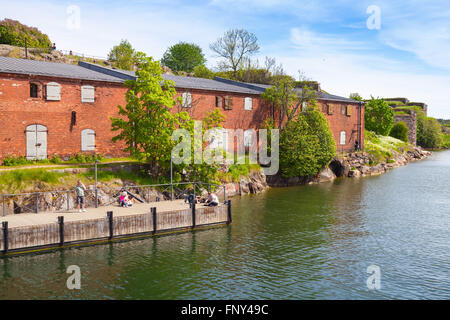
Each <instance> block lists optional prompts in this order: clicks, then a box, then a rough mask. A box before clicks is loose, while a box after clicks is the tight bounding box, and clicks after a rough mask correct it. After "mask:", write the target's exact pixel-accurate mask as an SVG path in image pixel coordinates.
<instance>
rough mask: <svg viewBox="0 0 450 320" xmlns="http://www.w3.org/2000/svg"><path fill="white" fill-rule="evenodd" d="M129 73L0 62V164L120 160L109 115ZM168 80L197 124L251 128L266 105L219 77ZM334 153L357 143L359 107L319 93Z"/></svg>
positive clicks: (245, 87)
mask: <svg viewBox="0 0 450 320" xmlns="http://www.w3.org/2000/svg"><path fill="white" fill-rule="evenodd" d="M134 78H135V75H134V73H133V72H128V71H122V70H112V69H108V68H104V67H101V66H98V65H93V64H89V63H83V62H80V64H79V65H69V64H61V63H50V62H42V61H32V60H23V59H13V58H4V57H0V159H2V158H5V157H6V156H8V155H12V156H26V157H27V158H29V159H35V158H38V159H43V158H50V157H52V156H53V155H59V156H60V157H62V158H64V157H68V156H70V155H73V154H75V153H79V152H88V153H92V152H96V153H100V154H103V155H106V156H123V155H125V154H124V153H123V152H122V147H123V146H122V145H120V143H113V142H112V141H111V138H112V137H113V136H114V134H113V133H112V132H111V130H110V128H111V121H110V117H111V116H117V110H118V109H117V105H119V104H122V105H124V104H125V103H126V101H125V92H126V88H125V87H124V86H123V82H124V81H125V80H127V79H134ZM164 78H165V79H168V80H173V81H174V82H175V87H176V90H177V92H178V93H179V94H180V95H181V96H183V98H184V99H183V100H184V103H183V105H182V106H177V108H183V109H185V110H187V111H188V112H189V113H190V114H191V116H192V117H193V118H194V119H202V118H203V117H204V116H205V114H206V113H207V112H209V111H211V110H212V109H214V108H220V109H221V111H222V113H223V114H224V115H225V117H226V120H225V123H224V128H227V129H243V130H247V129H257V128H260V127H261V125H262V123H263V122H264V120H265V119H267V118H268V117H276V112H275V111H274V109H273V107H272V106H270V105H269V104H267V103H266V102H264V101H263V100H262V99H261V93H262V92H264V90H265V88H266V87H265V86H263V85H255V84H246V83H240V82H235V81H229V80H225V79H219V78H217V79H214V80H211V79H201V78H193V77H181V76H173V75H164ZM319 103H320V104H321V105H322V106H323V110H324V112H325V114H326V116H327V119H328V121H329V123H330V126H331V129H332V131H333V135H334V137H335V140H336V142H337V145H338V151H341V150H344V151H348V150H351V149H352V148H353V147H354V144H355V141H358V142H359V143H360V145H364V144H363V143H364V140H363V139H364V131H363V129H362V128H364V123H363V121H364V108H363V105H362V104H360V103H359V102H357V101H354V100H350V99H347V98H342V97H337V96H333V95H329V94H325V93H322V92H319Z"/></svg>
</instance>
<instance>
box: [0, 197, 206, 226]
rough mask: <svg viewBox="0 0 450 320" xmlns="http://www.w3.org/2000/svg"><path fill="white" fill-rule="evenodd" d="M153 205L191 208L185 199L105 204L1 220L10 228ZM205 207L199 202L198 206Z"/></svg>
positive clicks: (162, 208)
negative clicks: (124, 205) (80, 211)
mask: <svg viewBox="0 0 450 320" xmlns="http://www.w3.org/2000/svg"><path fill="white" fill-rule="evenodd" d="M151 207H156V212H167V211H174V210H184V209H189V204H187V203H184V200H174V201H162V202H151V203H139V204H133V206H132V207H129V208H122V207H119V206H118V205H112V206H104V207H98V208H87V209H86V212H82V213H79V212H78V210H69V211H58V212H42V213H21V214H13V215H8V216H5V217H0V221H8V228H15V227H23V226H33V225H41V224H49V223H56V222H58V217H59V216H64V222H69V221H80V220H92V219H100V218H106V212H107V211H112V212H113V214H114V216H127V215H135V214H142V213H149V212H150V208H151ZM202 207H204V205H203V204H197V208H202Z"/></svg>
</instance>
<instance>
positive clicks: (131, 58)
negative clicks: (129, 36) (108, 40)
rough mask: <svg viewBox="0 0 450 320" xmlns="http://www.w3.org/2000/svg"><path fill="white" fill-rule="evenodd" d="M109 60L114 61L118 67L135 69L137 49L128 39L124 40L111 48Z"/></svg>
mask: <svg viewBox="0 0 450 320" xmlns="http://www.w3.org/2000/svg"><path fill="white" fill-rule="evenodd" d="M108 60H109V61H111V62H113V63H114V66H115V67H116V68H119V69H123V70H133V68H134V66H135V65H136V63H137V57H136V51H135V50H134V49H133V46H132V45H131V43H130V42H128V40H122V41H121V42H120V44H119V45H117V46H114V47H113V48H112V49H111V51H110V52H109V54H108Z"/></svg>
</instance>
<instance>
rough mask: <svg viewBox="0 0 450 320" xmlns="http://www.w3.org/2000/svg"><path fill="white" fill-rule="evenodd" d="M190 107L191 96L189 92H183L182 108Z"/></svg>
mask: <svg viewBox="0 0 450 320" xmlns="http://www.w3.org/2000/svg"><path fill="white" fill-rule="evenodd" d="M191 107H192V95H191V93H190V92H183V108H191Z"/></svg>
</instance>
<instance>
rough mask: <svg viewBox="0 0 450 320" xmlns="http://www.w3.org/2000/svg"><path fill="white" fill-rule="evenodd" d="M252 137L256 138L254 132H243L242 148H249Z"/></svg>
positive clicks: (250, 130) (251, 130)
mask: <svg viewBox="0 0 450 320" xmlns="http://www.w3.org/2000/svg"><path fill="white" fill-rule="evenodd" d="M253 137H256V131H255V130H253V129H249V130H245V131H244V147H251V146H252V143H253Z"/></svg>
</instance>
